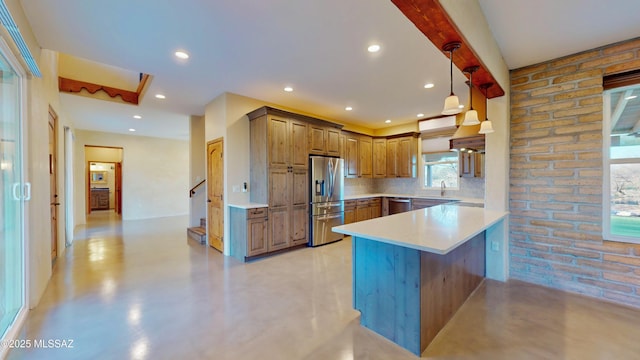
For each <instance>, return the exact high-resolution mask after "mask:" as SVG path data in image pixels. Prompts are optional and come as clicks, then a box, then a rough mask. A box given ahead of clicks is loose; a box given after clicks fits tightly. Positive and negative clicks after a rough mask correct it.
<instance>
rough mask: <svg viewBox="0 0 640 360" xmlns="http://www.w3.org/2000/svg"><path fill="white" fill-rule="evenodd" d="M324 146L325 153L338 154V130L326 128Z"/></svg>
mask: <svg viewBox="0 0 640 360" xmlns="http://www.w3.org/2000/svg"><path fill="white" fill-rule="evenodd" d="M326 148H327V155H331V156H340V130H338V129H331V128H329V129H327V139H326Z"/></svg>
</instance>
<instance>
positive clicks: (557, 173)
mask: <svg viewBox="0 0 640 360" xmlns="http://www.w3.org/2000/svg"><path fill="white" fill-rule="evenodd" d="M573 174H574V171H573V170H532V171H531V176H532V177H567V176H573Z"/></svg>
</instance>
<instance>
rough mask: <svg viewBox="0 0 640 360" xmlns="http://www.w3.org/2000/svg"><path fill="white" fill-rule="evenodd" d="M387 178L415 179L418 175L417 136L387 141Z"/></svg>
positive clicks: (412, 135)
mask: <svg viewBox="0 0 640 360" xmlns="http://www.w3.org/2000/svg"><path fill="white" fill-rule="evenodd" d="M386 154H387V159H386V162H387V176H386V177H403V178H415V177H416V176H417V173H418V139H417V134H411V135H407V136H402V137H397V138H390V139H387V150H386Z"/></svg>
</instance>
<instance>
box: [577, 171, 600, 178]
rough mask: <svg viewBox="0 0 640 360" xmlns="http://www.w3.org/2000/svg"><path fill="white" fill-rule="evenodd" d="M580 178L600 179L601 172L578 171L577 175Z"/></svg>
mask: <svg viewBox="0 0 640 360" xmlns="http://www.w3.org/2000/svg"><path fill="white" fill-rule="evenodd" d="M578 175H579V176H582V177H599V178H602V170H580V172H579V173H578Z"/></svg>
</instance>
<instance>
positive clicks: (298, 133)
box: [287, 120, 309, 169]
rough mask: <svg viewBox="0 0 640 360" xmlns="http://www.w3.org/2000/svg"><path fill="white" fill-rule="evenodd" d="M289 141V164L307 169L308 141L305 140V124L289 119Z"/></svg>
mask: <svg viewBox="0 0 640 360" xmlns="http://www.w3.org/2000/svg"><path fill="white" fill-rule="evenodd" d="M290 129H291V130H290V134H291V137H290V139H291V143H290V148H289V149H287V152H288V153H290V154H291V158H290V159H291V162H290V165H291V166H293V167H294V168H299V169H307V168H308V167H309V149H308V146H309V143H308V142H307V124H306V123H304V122H300V121H293V120H292V121H291V128H290Z"/></svg>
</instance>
